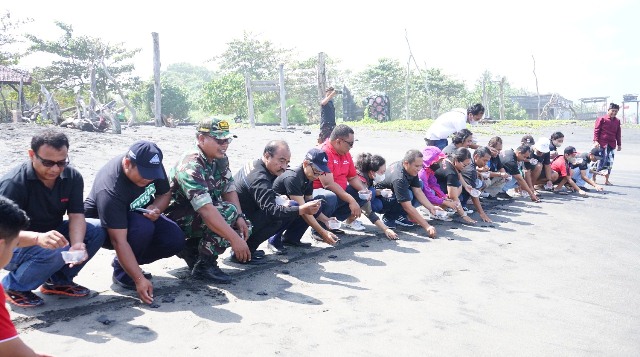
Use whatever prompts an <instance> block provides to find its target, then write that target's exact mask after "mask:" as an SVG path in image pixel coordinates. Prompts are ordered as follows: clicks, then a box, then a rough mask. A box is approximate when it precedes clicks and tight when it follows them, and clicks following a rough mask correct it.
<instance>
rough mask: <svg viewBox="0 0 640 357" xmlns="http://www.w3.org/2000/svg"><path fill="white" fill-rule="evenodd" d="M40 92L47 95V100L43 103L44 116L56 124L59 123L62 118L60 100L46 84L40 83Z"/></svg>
mask: <svg viewBox="0 0 640 357" xmlns="http://www.w3.org/2000/svg"><path fill="white" fill-rule="evenodd" d="M40 92H42V94H43V95H44V96H45V101H44V103H42V106H41V107H42V109H41V113H42V118H43V119H45V120H46V119H51V121H53V123H54V124H56V125H57V124H58V120H59V118H60V116H61V115H60V106H59V105H58V102H57V101H56V100H55V99H54V98H53V95H52V94H51V93H50V92H49V91H48V90H47V88H45V86H44V85H40Z"/></svg>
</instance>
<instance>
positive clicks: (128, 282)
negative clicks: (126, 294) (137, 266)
mask: <svg viewBox="0 0 640 357" xmlns="http://www.w3.org/2000/svg"><path fill="white" fill-rule="evenodd" d="M125 277H126V278H125V279H124V280H119V279H118V278H116V276H115V275H111V281H113V283H114V284H116V285H118V286H120V287H121V288H124V289H127V290H136V284H135V283H134V282H133V280H132V279H131V278H129V276H128V275H125Z"/></svg>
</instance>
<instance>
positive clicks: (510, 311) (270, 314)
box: [0, 124, 640, 356]
mask: <svg viewBox="0 0 640 357" xmlns="http://www.w3.org/2000/svg"><path fill="white" fill-rule="evenodd" d="M305 129H306V130H311V134H304V133H303V130H305ZM557 129H560V130H561V131H563V132H564V133H565V135H566V140H565V145H574V146H576V147H577V148H578V150H579V151H583V150H586V149H588V148H589V143H590V142H591V130H590V129H585V128H579V127H573V126H568V127H562V128H557ZM34 130H35V129H34V126H33V125H28V124H0V139H1V140H0V149H1V150H2V153H3V155H2V158H0V160H2V164H3V165H2V166H1V167H2V169H0V173H1V174H4V173H5V172H7V171H8V170H9V169H10V168H11V167H12V166H14V165H16V164H17V163H19V162H21V161H22V160H24V159H25V158H26V150H27V148H28V145H29V142H30V138H31V135H32V134H33V132H34ZM63 130H65V132H66V133H67V134H68V135H69V137H70V141H71V149H70V155H71V160H72V162H73V164H74V165H75V166H76V167H77V168H78V169H79V170H80V172H81V173H82V174H83V176H84V178H85V183H86V187H85V193H88V191H89V189H90V185H91V183H92V182H93V178H94V176H95V173H96V171H97V170H98V169H99V168H100V167H101V166H102V165H103V164H104V163H106V162H107V160H109V159H110V158H111V157H113V156H115V155H118V154H120V153H124V152H125V150H126V148H127V147H128V146H129V145H130V144H131V143H133V142H134V141H135V140H137V139H148V140H153V141H155V142H157V143H158V145H159V146H160V147H161V148H162V149H163V151H164V154H165V165H166V166H167V167H169V166H170V165H171V164H173V163H174V162H175V160H176V159H177V158H178V156H179V155H180V153H181V152H182V151H183V150H185V149H186V148H188V147H190V146H191V145H193V138H194V134H193V129H192V128H188V127H186V128H185V127H180V128H175V129H170V128H154V127H146V126H143V127H138V128H135V129H132V128H125V129H124V130H123V133H122V134H121V135H113V134H98V133H86V132H80V131H77V130H74V129H63ZM477 130H478V132H480V133H481V134H480V135H478V139H479V140H478V141H479V142H480V143H486V141H488V139H489V137H490V134H491V131H492V130H491V128H490V127H483V128H479V129H477ZM233 131H234V132H235V133H237V134H238V136H239V137H238V139H236V140H235V141H234V142H233V143H232V144H231V146H230V149H229V156H230V159H231V167H232V169H233V170H234V171H235V170H237V169H238V168H239V167H240V166H241V165H242V164H243V163H244V162H246V161H248V160H251V159H255V158H258V157H259V156H260V155H261V153H262V149H263V147H264V145H265V144H266V142H267V141H268V140H269V139H277V138H283V139H285V140H287V141H288V142H289V144H290V146H291V148H292V164H294V165H297V164H298V163H299V162H300V161H301V160H302V158H303V156H304V153H305V152H306V150H307V149H309V148H310V147H312V146H313V145H314V144H315V138H316V136H317V129H316V128H313V127H311V128H296V129H294V130H289V131H281V130H278V129H276V128H273V127H272V128H266V127H260V128H257V129H237V130H233ZM422 132H424V128H416V131H415V132H383V131H367V130H358V131H357V132H356V139H357V141H356V143H355V146H354V148H353V150H352V153H353V154H356V153H358V152H362V151H369V152H373V153H379V154H382V155H383V156H384V157H385V158H386V159H387V161H388V163H391V162H393V161H397V160H400V159H401V158H402V156H403V154H404V152H406V150H408V149H411V148H421V147H422V146H423V145H424V142H423V141H422ZM551 132H552V130H548V129H545V130H544V131H535V132H533V133H532V134H533V135H534V137H536V138H538V137H539V136H541V135H542V136H548V135H549V134H550V133H551ZM623 134H624V136H623V138H624V139H623V140H624V141H623V143H624V145H623V149H624V151H622V152H621V153H619V155H618V156H617V157H616V160H617V161H616V164H615V169H614V174H613V175H612V177H611V181H613V182H614V183H615V184H616V185H615V186H608V187H606V190H607V191H606V194H602V193H594V192H593V191H592V192H590V193H589V197H588V198H581V197H578V196H577V195H570V196H558V195H552V194H543V195H542V200H543V202H542V203H539V204H535V203H531V202H530V201H529V200H525V199H516V200H514V201H513V202H512V203H509V204H502V203H500V204H493V205H492V206H488V207H487V209H486V210H487V212H488V214H489V216H490V217H491V218H492V219H493V220H494V223H492V224H486V223H478V224H476V225H474V226H469V225H463V224H461V223H460V222H458V221H454V222H446V223H445V222H435V223H434V224H435V225H436V227H437V229H438V233H439V239H428V238H426V237H425V234H424V232H423V231H421V230H420V229H406V230H400V229H399V230H398V232H400V233H401V234H400V238H401V239H400V240H399V241H397V242H394V241H389V240H387V239H386V238H385V237H384V236H383V235H382V234H381V233H378V231H377V230H376V229H375V227H373V226H372V225H371V224H370V223H369V222H368V221H367V220H366V218H363V222H364V223H365V226H366V227H367V230H366V231H364V232H348V233H349V234H348V235H346V236H344V237H343V238H342V242H341V243H340V244H339V245H338V246H337V247H335V248H333V247H329V246H327V245H325V244H323V243H314V246H313V248H311V249H306V250H305V249H299V248H296V249H292V250H290V253H289V254H288V255H286V256H275V255H269V256H268V257H267V259H268V263H267V264H265V265H263V266H258V267H246V266H238V265H235V264H233V263H230V262H229V261H228V260H227V259H226V258H225V259H223V260H222V266H223V269H225V271H227V272H229V273H230V274H232V275H233V277H234V283H232V284H230V285H219V286H217V285H215V284H205V283H202V282H200V281H193V280H191V279H190V278H188V271H187V269H186V265H185V264H184V262H183V261H182V260H180V259H178V258H175V257H173V258H170V259H164V260H160V261H158V262H155V263H153V264H149V265H146V266H144V268H145V269H146V270H148V271H150V272H152V273H153V274H154V279H153V282H154V286H155V296H156V299H155V303H154V305H153V306H147V305H143V304H141V303H140V301H139V300H138V299H137V297H136V296H135V293H134V292H130V291H126V290H122V289H120V288H119V287H117V286H114V285H112V283H111V279H110V274H111V267H110V265H109V263H110V260H111V259H112V257H113V255H114V253H113V251H109V250H101V251H100V252H99V253H98V254H97V255H96V257H94V259H92V260H91V261H90V262H88V263H87V266H86V267H85V268H84V269H83V270H82V271H81V273H80V274H79V276H78V277H77V278H76V282H78V283H80V284H83V285H85V286H87V287H89V288H90V289H91V290H92V294H91V296H90V297H88V298H80V299H73V298H63V297H50V296H46V297H44V298H45V301H46V304H45V305H44V306H42V307H39V308H33V309H23V308H17V307H12V306H9V309H10V311H11V316H12V319H13V320H14V323H15V324H16V326H17V327H18V329H19V331H20V336H21V338H22V339H23V340H24V341H26V342H27V343H28V344H29V345H30V346H32V347H33V348H34V349H35V350H37V351H40V352H43V353H49V354H52V355H55V356H114V355H118V354H120V355H122V356H136V355H137V356H211V355H216V354H224V355H230V356H238V355H257V356H271V355H278V356H301V355H302V356H305V355H311V356H324V355H345V356H388V355H420V356H422V355H435V356H441V355H448V356H468V355H474V356H495V355H502V356H513V355H518V356H523V355H524V356H541V355H562V356H584V355H608V356H636V355H637V354H638V351H640V336H639V334H640V333H639V332H638V331H640V314H639V313H638V311H640V289H638V286H640V275H639V274H638V271H639V270H638V268H639V264H638V261H639V260H640V259H639V258H638V257H639V256H640V244H639V243H638V238H640V234H638V233H637V232H638V231H637V227H636V223H635V222H636V220H637V217H638V214H639V213H640V212H639V208H638V205H637V200H638V198H639V197H640V196H639V195H638V179H637V178H638V177H639V176H638V175H639V170H640V169H639V167H638V165H637V164H636V163H637V162H638V160H639V159H640V155H638V152H640V139H639V137H640V130H638V129H625V130H624V131H623ZM521 136H522V133H517V132H515V130H514V132H512V133H508V132H507V133H503V135H502V137H503V139H504V141H505V147H513V146H515V144H516V143H517V142H518V141H519V138H520V137H521ZM472 217H473V218H475V219H478V217H477V214H475V213H474V214H473V215H472ZM304 239H305V240H308V239H309V237H308V236H307V237H305V238H304ZM225 257H226V255H225Z"/></svg>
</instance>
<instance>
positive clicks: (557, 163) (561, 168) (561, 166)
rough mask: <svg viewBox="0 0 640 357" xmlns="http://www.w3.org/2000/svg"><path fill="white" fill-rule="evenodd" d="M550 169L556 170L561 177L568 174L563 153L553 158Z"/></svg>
mask: <svg viewBox="0 0 640 357" xmlns="http://www.w3.org/2000/svg"><path fill="white" fill-rule="evenodd" d="M551 170H553V171H555V172H557V173H558V175H560V177H561V178H562V177H566V176H569V168H568V167H567V160H565V159H564V155H558V156H557V157H556V158H555V159H554V160H553V162H552V163H551Z"/></svg>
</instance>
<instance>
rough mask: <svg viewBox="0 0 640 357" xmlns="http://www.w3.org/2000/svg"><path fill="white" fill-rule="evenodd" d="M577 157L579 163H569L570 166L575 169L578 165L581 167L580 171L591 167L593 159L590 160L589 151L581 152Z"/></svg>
mask: <svg viewBox="0 0 640 357" xmlns="http://www.w3.org/2000/svg"><path fill="white" fill-rule="evenodd" d="M576 159H577V161H578V163H575V164H569V167H570V168H572V169H575V168H576V167H579V168H580V171H582V170H587V169H589V163H591V160H589V153H588V152H583V153H581V154H578V155H577V156H576Z"/></svg>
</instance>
